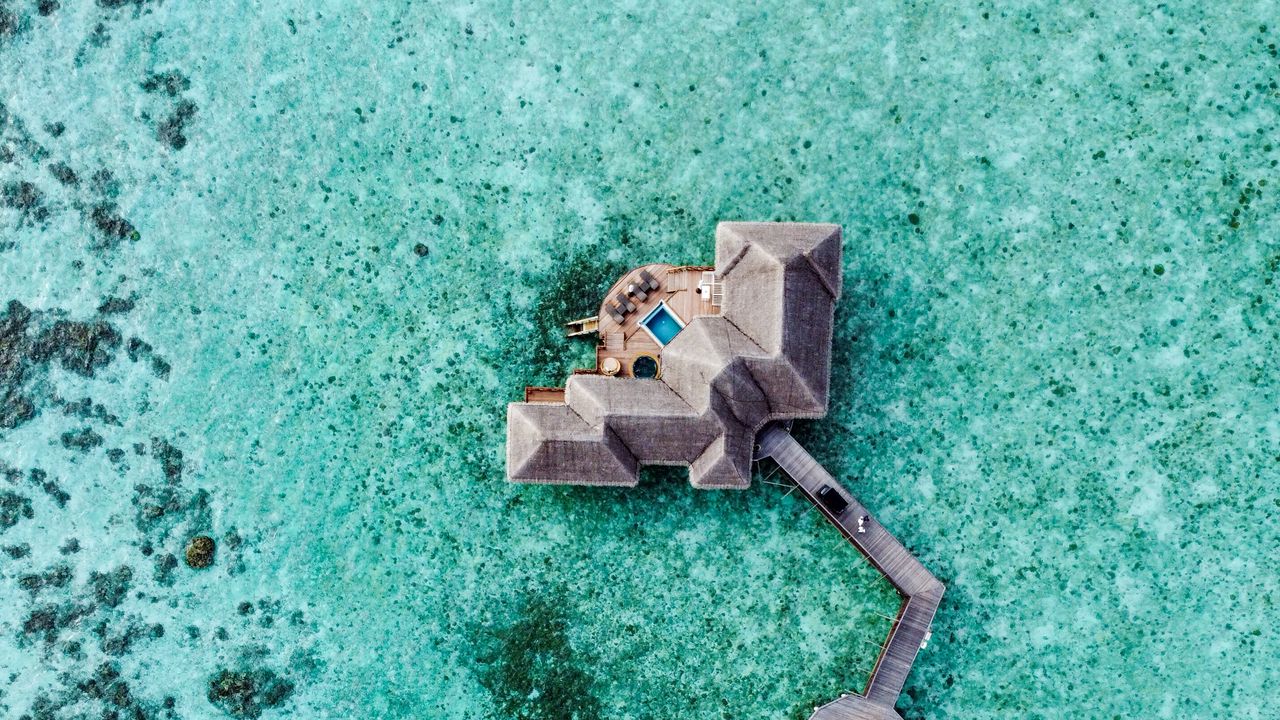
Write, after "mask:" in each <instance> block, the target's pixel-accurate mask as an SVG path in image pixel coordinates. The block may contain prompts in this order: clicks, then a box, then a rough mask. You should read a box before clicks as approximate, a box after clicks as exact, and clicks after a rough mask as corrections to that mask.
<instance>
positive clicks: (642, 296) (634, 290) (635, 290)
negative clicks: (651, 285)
mask: <svg viewBox="0 0 1280 720" xmlns="http://www.w3.org/2000/svg"><path fill="white" fill-rule="evenodd" d="M627 294H629V295H635V297H636V299H637V300H639V301H640V302H644V301H645V300H648V299H649V293H647V292H645V291H644V288H642V287H640V286H639V285H636V284H635V283H632V284H630V285H628V286H627Z"/></svg>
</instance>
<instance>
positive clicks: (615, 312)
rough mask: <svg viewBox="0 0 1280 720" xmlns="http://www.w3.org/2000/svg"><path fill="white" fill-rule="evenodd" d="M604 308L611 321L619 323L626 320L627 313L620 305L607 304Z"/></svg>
mask: <svg viewBox="0 0 1280 720" xmlns="http://www.w3.org/2000/svg"><path fill="white" fill-rule="evenodd" d="M605 310H607V311H608V312H609V317H611V318H613V321H614V322H616V323H618V324H619V325H621V324H622V323H624V322H626V321H627V313H626V312H624V311H623V309H622V308H621V307H618V306H617V305H609V306H607V307H605Z"/></svg>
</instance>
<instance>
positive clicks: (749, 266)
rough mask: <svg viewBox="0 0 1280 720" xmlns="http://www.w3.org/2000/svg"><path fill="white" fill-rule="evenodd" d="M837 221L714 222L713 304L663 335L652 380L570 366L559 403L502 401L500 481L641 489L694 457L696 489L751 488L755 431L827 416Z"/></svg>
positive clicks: (837, 267) (838, 241)
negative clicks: (642, 470)
mask: <svg viewBox="0 0 1280 720" xmlns="http://www.w3.org/2000/svg"><path fill="white" fill-rule="evenodd" d="M840 257H841V235H840V227H839V226H838V225H817V224H804V223H720V225H719V226H717V228H716V279H717V281H718V282H719V283H721V284H722V286H723V288H724V302H723V304H722V306H721V314H720V315H718V316H716V315H706V316H699V317H695V318H693V319H692V320H690V321H689V323H688V325H687V326H686V327H685V329H684V330H683V331H682V332H681V333H680V334H679V335H677V336H676V337H675V339H674V340H672V341H671V343H670V344H669V345H667V346H666V347H665V348H664V349H663V351H662V356H661V361H662V377H661V379H659V380H642V379H636V378H615V377H605V376H601V375H574V376H572V377H570V378H569V381H568V382H567V383H566V385H565V402H564V403H563V404H559V403H512V404H511V405H510V406H508V408H507V478H508V479H509V480H512V481H516V482H541V483H564V484H575V485H635V484H636V482H637V475H636V473H637V471H638V469H639V466H641V465H688V466H689V481H690V482H692V483H693V484H694V485H695V486H697V487H746V486H747V485H749V484H750V483H751V453H752V448H753V446H754V442H755V435H756V432H757V431H758V430H759V429H760V428H761V427H763V426H764V424H765V423H767V422H770V421H774V420H791V419H796V418H817V417H822V416H823V415H825V414H826V412H827V399H828V398H827V396H828V389H829V382H830V374H831V329H832V320H833V316H834V313H835V303H836V301H837V300H838V299H839V297H840V286H841V282H840V277H841V271H840Z"/></svg>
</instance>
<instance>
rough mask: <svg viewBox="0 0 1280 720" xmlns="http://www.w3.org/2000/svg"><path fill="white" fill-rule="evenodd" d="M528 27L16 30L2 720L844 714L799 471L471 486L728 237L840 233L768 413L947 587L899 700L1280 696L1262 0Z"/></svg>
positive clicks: (4, 443) (66, 12)
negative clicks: (826, 706) (827, 316)
mask: <svg viewBox="0 0 1280 720" xmlns="http://www.w3.org/2000/svg"><path fill="white" fill-rule="evenodd" d="M563 5H565V6H562V7H557V8H554V9H547V8H545V7H543V6H541V5H538V6H533V5H524V4H511V3H507V4H427V3H413V4H408V3H403V4H391V3H378V4H373V3H367V4H359V5H354V6H353V5H352V4H351V3H288V2H286V3H277V4H272V5H261V4H255V3H227V4H221V5H218V6H216V7H213V6H202V5H192V4H187V3H179V2H172V1H170V2H147V1H146V0H140V1H138V2H129V3H118V2H106V1H105V0H100V1H99V2H97V3H89V2H72V1H71V0H62V1H61V2H34V1H32V2H28V1H27V0H7V1H6V2H0V102H2V103H3V111H2V112H0V118H3V131H2V134H0V191H2V192H0V228H2V232H3V235H2V236H0V248H2V249H0V290H3V293H0V301H3V302H4V303H6V304H8V303H9V301H16V302H17V303H19V304H20V305H9V306H8V309H7V310H6V311H4V314H3V317H2V318H0V326H3V332H0V335H2V339H0V352H3V356H0V380H2V381H3V383H4V386H3V388H0V393H3V395H4V400H5V403H6V404H5V406H4V412H3V414H2V415H3V418H4V419H5V420H6V422H7V425H6V426H5V427H4V428H0V462H2V463H3V465H4V466H5V471H4V473H3V478H2V479H0V503H2V506H0V546H2V548H3V552H2V553H0V593H2V596H0V597H3V602H0V677H3V678H4V681H3V684H0V690H2V692H3V695H2V696H0V710H2V712H0V714H3V715H5V716H7V717H24V716H29V717H32V718H37V717H58V718H60V717H81V716H95V717H96V716H100V715H101V714H102V712H103V711H110V710H116V711H120V712H122V713H124V712H135V711H139V712H142V713H143V714H144V716H146V717H157V718H162V717H182V718H204V717H210V718H214V717H228V716H232V717H267V718H270V717H350V716H357V717H402V718H521V719H526V718H529V719H534V718H563V717H575V716H576V717H578V718H581V719H584V720H585V719H588V718H688V717H706V716H714V717H725V718H757V717H759V718H803V717H805V716H806V715H807V712H806V711H807V710H808V708H810V707H811V706H812V705H813V704H815V703H816V702H820V701H823V700H826V699H829V698H831V697H833V696H834V695H835V694H836V693H838V692H839V691H841V690H843V689H856V688H857V687H858V686H859V684H860V683H861V682H862V681H863V680H864V679H865V672H866V669H867V668H868V667H869V664H870V662H871V661H872V659H873V658H874V653H875V645H874V643H876V642H878V641H879V639H880V638H881V637H882V635H883V632H884V630H885V629H886V627H887V623H886V622H885V621H883V619H882V618H881V617H880V614H882V613H886V612H890V613H891V612H892V608H893V605H894V598H893V596H892V593H891V592H890V591H888V589H887V588H886V587H884V585H883V584H882V583H881V582H879V581H878V579H877V577H876V575H875V573H874V571H872V570H871V569H870V568H868V567H867V566H866V565H865V564H864V563H862V562H861V561H860V560H859V558H858V556H857V555H856V554H855V553H854V552H853V551H852V550H850V549H849V548H847V547H845V546H843V545H842V544H841V543H840V540H839V537H838V535H837V534H836V533H835V532H834V531H833V530H832V529H830V528H829V527H825V526H824V524H823V522H822V521H821V520H820V519H819V518H818V516H817V514H816V513H813V512H808V511H807V510H808V508H807V505H806V503H805V502H803V501H802V500H799V499H798V498H796V497H795V496H794V494H792V495H789V496H788V495H787V494H786V489H785V488H781V487H778V486H775V485H771V484H766V483H761V484H757V485H756V486H755V487H754V488H753V489H751V490H749V491H746V492H741V493H709V492H694V491H693V490H691V489H690V488H689V487H688V486H687V484H685V483H684V481H683V478H682V477H680V475H679V473H670V472H665V473H654V474H653V475H652V476H651V477H649V478H647V479H646V481H645V483H644V484H642V486H641V487H640V488H638V489H635V490H590V489H555V488H540V487H513V486H509V485H506V484H505V483H504V482H503V480H502V470H503V452H502V439H503V426H502V423H503V419H504V406H505V403H506V402H508V401H510V400H514V399H517V398H519V396H520V391H521V388H522V387H523V385H525V384H526V383H528V384H559V382H561V381H562V379H563V376H564V375H565V374H566V373H567V372H568V370H569V369H570V368H572V367H574V366H575V365H579V364H582V363H583V362H586V361H587V358H589V356H590V351H589V346H585V345H582V344H576V343H570V342H568V341H564V340H561V339H560V338H559V337H558V333H559V327H558V326H559V323H561V322H563V321H565V320H569V319H572V318H573V317H580V316H581V315H582V314H590V310H591V309H592V305H593V304H594V303H595V302H596V301H597V300H598V295H599V293H600V291H602V290H603V289H604V287H607V285H608V284H609V283H610V282H611V281H612V280H613V279H614V278H615V277H616V275H617V274H618V273H619V272H620V271H621V270H623V269H625V268H626V267H628V266H631V265H636V264H640V263H643V262H651V261H654V262H663V261H665V262H692V263H701V262H709V261H710V260H711V257H712V249H713V245H712V233H713V230H714V226H715V223H716V221H718V220H721V219H776V220H815V221H830V222H838V223H841V224H842V225H843V226H844V227H845V238H846V240H845V243H846V244H845V288H846V292H845V297H844V299H843V300H842V303H841V306H840V309H839V311H838V316H837V333H836V344H835V347H834V352H835V368H834V374H833V401H832V412H831V416H830V417H829V418H828V419H827V420H825V421H822V422H817V423H811V424H808V425H802V426H800V427H799V428H798V429H797V432H798V434H799V435H800V437H801V439H802V440H803V441H804V442H805V444H806V445H807V446H808V447H809V448H810V450H811V451H812V452H814V454H815V455H816V456H817V457H818V458H819V459H820V460H822V461H823V462H824V463H825V464H826V466H827V467H828V468H829V469H831V470H832V472H833V473H834V474H836V475H837V476H838V477H840V478H842V479H844V480H846V481H847V482H848V484H849V486H850V487H851V488H852V489H853V490H854V492H855V493H856V494H858V495H859V496H860V498H861V499H862V500H863V501H864V502H865V503H866V504H867V505H868V507H870V508H871V509H872V510H873V511H875V512H876V513H877V514H878V516H879V517H880V519H881V520H882V521H883V522H884V523H885V524H886V525H887V526H889V527H890V528H891V529H892V530H893V531H894V532H895V534H897V535H898V536H899V537H900V538H902V539H903V541H904V542H905V543H906V544H907V545H908V546H909V547H910V548H912V550H913V551H914V552H916V553H917V554H918V555H919V556H920V557H921V559H922V560H923V561H924V563H925V564H926V566H928V567H929V568H930V569H931V570H933V571H934V572H935V574H937V575H938V576H939V577H940V578H941V579H943V580H944V582H946V583H947V584H948V587H949V589H948V595H947V598H946V601H945V603H944V605H943V608H942V610H941V611H940V613H939V616H938V619H937V621H936V623H935V636H934V640H933V642H932V643H931V644H930V646H929V648H928V649H927V650H926V651H925V652H924V653H923V654H922V655H921V658H920V660H919V662H918V663H917V666H916V669H915V670H914V671H913V674H912V679H911V681H910V683H909V684H908V687H907V691H906V693H905V694H904V696H903V698H902V701H901V704H900V709H901V710H902V711H903V713H904V714H905V715H906V716H907V717H908V718H921V717H929V718H997V717H999V718H1004V717H1009V716H1010V715H1018V716H1022V717H1045V718H1059V717H1061V718H1097V717H1108V718H1110V717H1174V718H1176V717H1188V716H1193V715H1210V714H1213V715H1227V714H1230V715H1232V716H1235V717H1241V718H1269V717H1274V716H1275V715H1277V713H1280V705H1278V704H1277V700H1276V693H1275V691H1274V688H1275V686H1276V685H1277V683H1278V682H1280V663H1277V662H1276V657H1277V656H1280V650H1278V647H1277V630H1276V629H1275V628H1276V625H1277V620H1280V610H1277V607H1276V600H1277V593H1280V578H1278V574H1280V571H1277V566H1276V563H1275V558H1274V554H1275V548H1276V547H1277V541H1278V540H1280V527H1278V524H1280V521H1278V519H1277V518H1278V517H1280V420H1278V417H1277V412H1276V408H1277V366H1276V358H1277V349H1278V348H1277V345H1278V338H1280V322H1278V321H1280V317H1278V314H1277V305H1276V303H1277V295H1276V277H1277V275H1278V274H1280V243H1278V242H1277V240H1276V238H1277V237H1280V221H1278V219H1277V218H1278V215H1277V212H1276V205H1275V200H1274V198H1273V195H1272V193H1273V190H1274V187H1275V183H1276V174H1277V171H1276V167H1277V161H1280V148H1277V138H1276V126H1277V109H1278V107H1280V94H1278V91H1277V89H1276V78H1277V76H1278V75H1280V60H1277V51H1276V44H1277V43H1278V42H1280V21H1277V20H1276V17H1277V12H1276V6H1275V4H1274V3H1271V2H1259V3H1233V4H1229V6H1225V7H1212V8H1205V7H1200V6H1198V4H1193V3H1169V4H1164V5H1161V6H1160V7H1159V8H1158V9H1141V8H1136V7H1131V6H1128V5H1127V4H1121V3H1108V4H1099V5H1078V6H1073V7H1069V8H1061V7H1056V6H1055V5H1053V4H1042V5H1037V4H1030V3H1026V4H1018V5H1017V6H1011V7H1003V8H997V7H991V6H988V5H970V6H965V7H956V6H950V5H936V4H909V5H908V4H898V3H861V4H857V5H855V6H852V7H848V8H842V7H837V6H834V5H825V4H818V5H811V6H807V7H804V8H800V7H798V6H795V7H793V5H794V4H787V3H763V4H760V5H758V6H755V7H753V8H751V9H733V8H726V7H725V6H724V5H723V4H721V3H681V4H679V5H677V6H672V7H667V8H663V9H661V10H658V9H653V8H651V7H649V6H648V5H644V4H631V5H628V4H622V5H617V6H613V7H610V8H609V9H590V8H577V7H574V5H576V4H568V3H566V4H563ZM25 309H29V310H30V311H32V312H31V314H30V315H29V316H28V314H27V313H26V310H25ZM584 311H586V312H584ZM85 398H88V401H87V402H85V401H84V399H85ZM766 472H767V470H766ZM776 479H777V478H776V477H775V478H772V479H770V482H774V481H776ZM199 534H206V535H209V536H210V537H213V538H214V539H215V541H216V544H217V553H216V557H215V561H214V564H213V565H212V567H210V568H207V569H203V570H195V569H191V568H189V567H187V565H186V564H185V563H184V562H183V552H184V547H185V545H186V543H187V541H188V539H189V538H191V537H192V536H195V535H199Z"/></svg>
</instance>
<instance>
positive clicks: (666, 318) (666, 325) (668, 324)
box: [643, 303, 684, 345]
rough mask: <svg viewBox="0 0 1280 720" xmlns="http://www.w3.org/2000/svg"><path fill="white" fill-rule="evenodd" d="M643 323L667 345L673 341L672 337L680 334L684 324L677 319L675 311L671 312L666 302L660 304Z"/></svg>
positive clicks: (658, 339) (660, 341)
mask: <svg viewBox="0 0 1280 720" xmlns="http://www.w3.org/2000/svg"><path fill="white" fill-rule="evenodd" d="M643 325H644V326H645V327H646V328H648V329H649V332H651V333H653V337H654V339H655V340H657V341H658V343H659V344H660V345H666V344H667V343H669V342H671V340H672V338H674V337H675V336H676V335H679V334H680V331H681V330H683V329H684V326H683V325H681V324H680V321H679V320H677V319H676V316H675V313H673V312H671V310H670V308H668V307H667V304H666V303H662V304H661V305H658V307H656V308H654V309H653V312H651V313H649V315H648V316H646V317H645V319H644V320H643Z"/></svg>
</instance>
